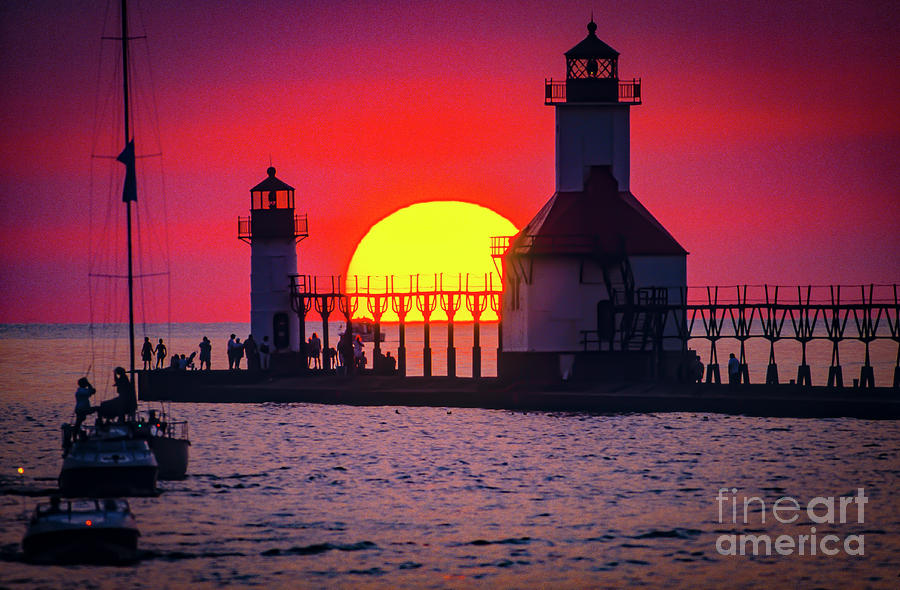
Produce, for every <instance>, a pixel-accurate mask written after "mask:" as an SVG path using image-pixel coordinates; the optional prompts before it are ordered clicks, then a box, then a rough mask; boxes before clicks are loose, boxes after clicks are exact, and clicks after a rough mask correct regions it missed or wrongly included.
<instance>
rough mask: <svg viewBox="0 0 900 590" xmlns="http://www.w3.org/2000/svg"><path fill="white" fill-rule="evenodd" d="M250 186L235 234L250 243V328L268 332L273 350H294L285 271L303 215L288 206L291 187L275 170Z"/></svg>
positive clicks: (291, 270) (291, 264)
mask: <svg viewBox="0 0 900 590" xmlns="http://www.w3.org/2000/svg"><path fill="white" fill-rule="evenodd" d="M266 172H267V173H268V177H267V178H266V179H265V180H263V181H262V182H260V183H259V184H257V185H256V186H254V187H253V188H252V189H250V216H249V217H239V218H238V238H239V239H241V240H243V241H245V242H247V243H248V244H250V331H251V333H252V334H253V338H254V340H256V342H257V343H261V342H262V341H263V338H264V337H266V336H268V338H269V342H270V343H272V346H273V348H274V349H275V350H276V351H288V350H290V351H295V352H296V351H299V350H300V338H301V335H300V323H299V320H298V318H297V315H296V314H295V313H293V312H292V311H291V276H292V275H296V274H297V243H298V242H299V241H300V240H302V239H304V238H306V237H307V236H308V235H309V233H308V230H307V220H306V215H297V214H295V212H294V187H292V186H290V185H289V184H287V183H285V182H282V181H281V180H279V179H278V178H277V177H276V176H275V168H272V167H270V168H269V169H268V170H267V171H266Z"/></svg>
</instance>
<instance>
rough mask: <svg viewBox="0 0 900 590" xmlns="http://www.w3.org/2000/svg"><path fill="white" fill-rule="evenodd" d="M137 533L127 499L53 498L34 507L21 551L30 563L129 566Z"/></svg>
mask: <svg viewBox="0 0 900 590" xmlns="http://www.w3.org/2000/svg"><path fill="white" fill-rule="evenodd" d="M140 534H141V533H140V531H138V528H137V524H136V522H135V518H134V514H132V512H131V508H130V506H129V505H128V501H127V500H122V499H116V498H106V499H103V500H98V499H75V500H67V501H60V499H59V497H53V498H51V499H50V502H45V503H41V504H38V506H37V507H36V508H35V510H34V513H33V514H32V517H31V520H30V521H29V523H28V529H27V530H26V532H25V537H24V538H23V539H22V549H23V551H24V552H25V559H26V561H29V562H32V563H54V564H60V563H62V564H73V563H100V564H121V563H129V562H133V561H136V560H137V559H138V551H137V544H138V537H139V536H140Z"/></svg>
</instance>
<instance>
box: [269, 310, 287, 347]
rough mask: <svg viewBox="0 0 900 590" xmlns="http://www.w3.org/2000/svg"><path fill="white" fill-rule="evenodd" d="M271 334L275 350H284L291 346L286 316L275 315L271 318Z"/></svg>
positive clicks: (282, 314) (284, 314)
mask: <svg viewBox="0 0 900 590" xmlns="http://www.w3.org/2000/svg"><path fill="white" fill-rule="evenodd" d="M272 334H273V338H272V340H273V344H274V345H275V350H286V349H288V348H290V346H291V332H290V330H288V314H286V313H276V314H275V315H274V316H272Z"/></svg>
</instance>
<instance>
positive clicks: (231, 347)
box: [228, 334, 235, 371]
mask: <svg viewBox="0 0 900 590" xmlns="http://www.w3.org/2000/svg"><path fill="white" fill-rule="evenodd" d="M234 358H235V356H234V334H232V335H231V336H230V337H229V338H228V370H229V371H230V370H231V369H233V368H234Z"/></svg>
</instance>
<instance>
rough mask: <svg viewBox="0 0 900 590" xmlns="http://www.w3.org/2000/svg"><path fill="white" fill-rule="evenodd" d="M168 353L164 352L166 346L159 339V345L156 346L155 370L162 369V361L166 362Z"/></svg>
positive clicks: (163, 366)
mask: <svg viewBox="0 0 900 590" xmlns="http://www.w3.org/2000/svg"><path fill="white" fill-rule="evenodd" d="M167 353H168V351H167V350H166V345H165V344H163V339H162V338H160V339H159V344H157V345H156V368H157V369H164V368H165V366H166V365H165V363H163V361H165V360H166V354H167Z"/></svg>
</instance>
